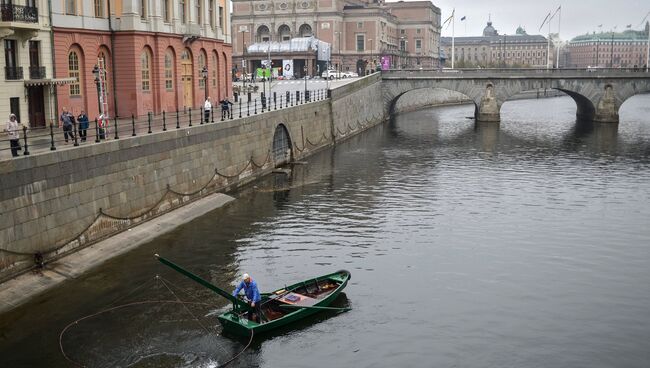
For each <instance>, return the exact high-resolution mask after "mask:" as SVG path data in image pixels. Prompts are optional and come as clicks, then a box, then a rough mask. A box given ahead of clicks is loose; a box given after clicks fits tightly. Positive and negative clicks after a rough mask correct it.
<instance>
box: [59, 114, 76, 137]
mask: <svg viewBox="0 0 650 368" xmlns="http://www.w3.org/2000/svg"><path fill="white" fill-rule="evenodd" d="M61 123H62V124H63V138H65V143H68V136H70V139H72V140H74V131H73V125H74V115H72V114H71V113H69V112H68V109H67V108H65V107H64V108H63V112H62V113H61Z"/></svg>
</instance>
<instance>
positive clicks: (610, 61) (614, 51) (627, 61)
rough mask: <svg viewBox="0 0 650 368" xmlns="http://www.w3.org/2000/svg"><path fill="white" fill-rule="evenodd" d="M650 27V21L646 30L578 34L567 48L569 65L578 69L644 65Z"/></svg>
mask: <svg viewBox="0 0 650 368" xmlns="http://www.w3.org/2000/svg"><path fill="white" fill-rule="evenodd" d="M649 30H650V23H646V26H645V29H644V30H642V31H634V30H626V31H624V32H618V33H616V32H599V33H591V34H586V35H582V36H577V37H575V38H573V39H572V40H571V41H570V42H569V45H568V47H567V50H568V53H569V57H568V59H569V60H568V65H569V66H571V67H574V68H586V67H588V66H594V67H603V68H610V67H613V68H634V67H635V66H636V67H639V68H641V67H644V66H645V64H646V53H647V47H648V31H649Z"/></svg>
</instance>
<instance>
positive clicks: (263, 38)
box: [257, 26, 271, 42]
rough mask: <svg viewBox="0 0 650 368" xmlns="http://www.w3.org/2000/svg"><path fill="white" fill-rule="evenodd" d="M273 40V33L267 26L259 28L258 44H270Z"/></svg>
mask: <svg viewBox="0 0 650 368" xmlns="http://www.w3.org/2000/svg"><path fill="white" fill-rule="evenodd" d="M270 40H271V32H270V31H269V27H267V26H259V28H257V42H268V41H270Z"/></svg>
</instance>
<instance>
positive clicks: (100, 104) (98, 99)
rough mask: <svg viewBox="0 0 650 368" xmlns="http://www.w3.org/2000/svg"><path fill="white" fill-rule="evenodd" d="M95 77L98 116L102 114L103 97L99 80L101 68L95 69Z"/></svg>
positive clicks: (95, 67) (96, 67)
mask: <svg viewBox="0 0 650 368" xmlns="http://www.w3.org/2000/svg"><path fill="white" fill-rule="evenodd" d="M93 75H94V76H95V85H96V86H97V114H98V115H101V113H102V96H101V85H100V84H101V80H100V79H99V66H97V65H95V66H94V67H93Z"/></svg>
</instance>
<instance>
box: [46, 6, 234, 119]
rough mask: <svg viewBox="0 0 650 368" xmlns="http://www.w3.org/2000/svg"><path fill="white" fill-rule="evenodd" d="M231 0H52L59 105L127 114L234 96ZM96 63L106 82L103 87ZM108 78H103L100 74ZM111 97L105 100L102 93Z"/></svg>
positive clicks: (92, 113)
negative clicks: (65, 82)
mask: <svg viewBox="0 0 650 368" xmlns="http://www.w3.org/2000/svg"><path fill="white" fill-rule="evenodd" d="M229 5H230V3H229V0H65V1H64V0H60V1H52V29H53V31H54V32H53V33H54V49H55V52H54V54H55V55H54V59H55V66H56V74H57V77H59V78H68V77H72V78H74V79H75V80H76V81H75V83H72V84H70V85H68V86H62V87H59V88H58V105H59V109H60V108H61V107H63V106H65V107H67V108H68V110H70V111H71V112H73V113H74V114H78V113H79V111H80V110H82V109H84V110H86V111H87V112H88V115H89V116H90V117H91V118H92V117H95V116H97V115H98V114H99V113H100V109H101V110H103V111H104V112H105V113H107V114H109V115H110V116H116V115H117V116H121V117H126V116H130V115H131V114H134V115H136V116H138V115H144V114H146V113H148V112H154V113H160V112H162V111H174V110H176V109H183V107H197V106H199V105H201V104H202V103H203V100H204V98H205V96H206V95H207V96H210V97H212V99H213V100H215V99H216V100H218V99H221V98H223V97H225V96H228V95H230V94H231V92H232V91H231V89H232V87H231V84H232V80H231V73H230V70H231V68H232V64H231V46H230V35H229V30H230V25H229V19H228V18H229V17H228V8H229ZM95 65H99V66H100V67H101V66H103V69H104V70H105V73H98V74H99V75H102V74H103V76H105V80H106V82H105V83H104V84H102V85H101V86H102V90H104V89H105V90H106V93H100V92H99V88H98V86H97V84H96V80H97V79H98V77H97V74H94V73H93V69H94V67H95ZM99 79H100V80H101V79H103V78H99ZM100 95H103V96H105V99H104V104H99V103H98V100H99V98H98V96H100Z"/></svg>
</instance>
